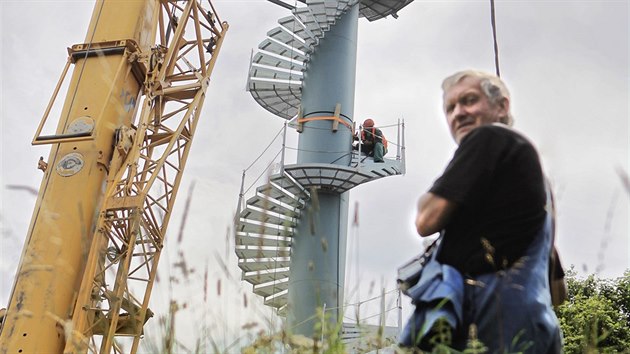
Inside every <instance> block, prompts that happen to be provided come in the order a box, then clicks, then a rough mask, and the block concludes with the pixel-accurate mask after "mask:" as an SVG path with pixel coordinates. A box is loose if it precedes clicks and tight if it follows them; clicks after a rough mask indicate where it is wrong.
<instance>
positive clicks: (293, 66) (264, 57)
mask: <svg viewBox="0 0 630 354" xmlns="http://www.w3.org/2000/svg"><path fill="white" fill-rule="evenodd" d="M252 63H255V64H260V65H267V66H271V67H276V68H283V69H286V70H294V71H302V70H304V64H303V63H302V62H300V61H294V60H291V59H290V58H287V57H282V56H277V57H276V56H273V55H270V54H267V53H265V52H258V53H256V55H254V57H253V58H252Z"/></svg>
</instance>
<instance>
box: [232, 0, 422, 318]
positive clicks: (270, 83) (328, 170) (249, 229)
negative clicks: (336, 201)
mask: <svg viewBox="0 0 630 354" xmlns="http://www.w3.org/2000/svg"><path fill="white" fill-rule="evenodd" d="M412 1H413V0H363V1H360V0H338V1H330V0H306V1H305V3H306V6H302V7H296V8H294V9H293V10H292V13H291V15H290V16H287V17H283V18H281V19H280V20H278V23H279V26H278V27H276V28H274V29H272V30H270V31H268V32H267V37H266V38H265V40H263V41H262V42H261V43H260V45H259V46H258V51H257V53H256V54H254V55H253V56H252V60H251V64H250V70H249V77H248V84H247V88H248V91H249V92H250V93H251V95H252V96H253V98H254V99H255V100H256V102H258V103H259V104H260V105H261V106H262V107H263V108H265V109H266V110H268V111H269V112H271V113H273V114H275V115H277V116H279V117H281V118H284V119H287V120H291V119H293V118H295V117H296V116H297V115H298V113H299V109H300V108H299V107H300V102H301V98H302V84H303V79H304V76H305V73H306V72H307V70H308V63H309V59H310V56H311V55H312V54H313V53H314V52H315V51H316V50H317V47H318V44H319V43H320V41H321V40H322V39H323V38H325V36H326V33H327V31H329V30H330V29H331V28H332V26H334V25H335V23H336V21H338V20H339V19H340V18H341V17H342V16H343V15H344V13H345V12H346V11H347V10H348V9H350V8H351V7H352V6H356V5H358V6H360V7H359V14H360V16H361V17H365V18H367V19H368V20H370V21H374V20H377V19H380V18H384V17H386V16H389V15H392V16H394V17H397V16H396V13H397V11H398V10H400V9H402V8H403V7H404V6H406V5H408V4H409V3H411V2H412ZM301 2H304V1H301ZM403 136H404V132H403ZM401 146H402V152H401V149H400V147H401ZM404 172H405V164H404V141H403V143H402V144H399V149H398V154H397V157H396V159H390V158H386V159H385V162H384V163H374V162H373V161H372V159H371V158H366V157H365V156H359V155H358V154H356V153H355V154H354V156H353V158H352V162H351V164H350V166H341V165H336V164H323V163H307V164H297V165H286V166H282V167H281V168H280V172H279V173H276V174H273V175H272V176H270V177H269V180H268V182H266V183H265V184H263V185H261V186H259V187H258V188H257V189H256V193H255V195H254V196H253V197H251V198H249V199H247V200H246V201H245V202H244V203H242V204H243V205H244V206H243V207H241V202H240V201H239V210H238V212H237V213H238V215H237V217H236V219H235V238H236V247H235V250H236V255H237V257H238V265H239V267H240V269H241V270H242V279H243V280H245V281H247V282H248V283H250V284H252V285H253V292H254V293H255V294H257V295H259V296H261V297H263V298H264V303H265V305H268V306H271V307H273V308H275V309H277V310H278V313H279V314H280V315H283V314H285V313H286V304H287V299H288V289H289V275H290V263H291V262H290V261H291V259H290V257H291V245H292V240H293V237H294V236H295V230H296V225H297V224H298V223H299V222H300V220H301V218H302V217H303V215H304V214H305V213H306V210H307V208H306V207H307V205H308V204H309V202H310V200H311V197H312V196H313V194H312V193H313V191H316V190H326V191H327V192H332V193H343V192H346V191H348V190H350V189H351V188H353V187H355V186H357V185H359V184H362V183H366V182H369V181H373V180H375V179H379V178H382V177H387V176H393V175H400V174H404Z"/></svg>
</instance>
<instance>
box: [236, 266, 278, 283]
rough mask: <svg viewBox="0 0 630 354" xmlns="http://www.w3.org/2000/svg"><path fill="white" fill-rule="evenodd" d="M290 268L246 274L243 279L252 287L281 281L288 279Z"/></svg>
mask: <svg viewBox="0 0 630 354" xmlns="http://www.w3.org/2000/svg"><path fill="white" fill-rule="evenodd" d="M289 273H290V270H289V268H276V269H271V270H261V271H256V272H247V273H244V274H243V276H242V279H243V280H245V281H246V282H248V283H250V284H252V285H258V284H264V283H268V282H270V281H274V280H279V279H288V278H289Z"/></svg>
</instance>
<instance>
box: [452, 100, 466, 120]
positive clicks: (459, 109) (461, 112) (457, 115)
mask: <svg viewBox="0 0 630 354" xmlns="http://www.w3.org/2000/svg"><path fill="white" fill-rule="evenodd" d="M466 113H467V112H466V109H465V107H464V106H463V105H461V104H459V103H458V104H456V105H455V107H453V111H452V112H451V119H454V120H458V119H461V118H463V117H465V116H466Z"/></svg>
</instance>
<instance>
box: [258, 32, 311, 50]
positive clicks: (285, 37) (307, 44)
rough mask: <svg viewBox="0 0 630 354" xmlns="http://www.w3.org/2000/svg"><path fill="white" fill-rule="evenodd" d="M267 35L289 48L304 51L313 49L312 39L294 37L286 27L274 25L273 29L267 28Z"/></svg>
mask: <svg viewBox="0 0 630 354" xmlns="http://www.w3.org/2000/svg"><path fill="white" fill-rule="evenodd" d="M267 37H269V38H273V39H275V40H277V41H278V42H281V43H284V44H286V45H287V46H289V47H291V48H296V49H297V50H300V51H302V52H304V53H309V52H311V51H312V50H313V46H312V45H313V44H314V43H315V41H314V40H310V41H303V40H300V39H301V38H300V37H296V36H294V35H293V34H292V33H289V32H288V29H286V28H284V27H282V26H279V27H275V28H274V29H271V30H269V32H267Z"/></svg>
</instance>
